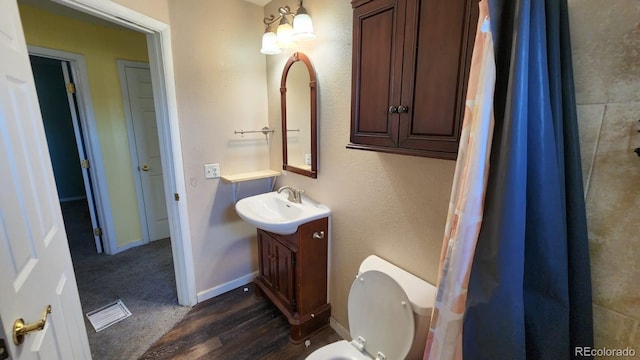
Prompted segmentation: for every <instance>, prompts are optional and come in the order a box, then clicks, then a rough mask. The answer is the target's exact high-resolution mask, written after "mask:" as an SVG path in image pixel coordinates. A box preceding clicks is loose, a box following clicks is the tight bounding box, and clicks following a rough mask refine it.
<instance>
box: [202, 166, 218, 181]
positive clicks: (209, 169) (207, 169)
mask: <svg viewBox="0 0 640 360" xmlns="http://www.w3.org/2000/svg"><path fill="white" fill-rule="evenodd" d="M219 177H220V164H204V178H205V179H217V178H219Z"/></svg>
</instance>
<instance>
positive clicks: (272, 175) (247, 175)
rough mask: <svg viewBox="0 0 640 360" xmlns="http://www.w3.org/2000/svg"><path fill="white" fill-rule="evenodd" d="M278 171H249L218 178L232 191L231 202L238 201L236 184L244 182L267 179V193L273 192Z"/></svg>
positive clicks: (278, 174)
mask: <svg viewBox="0 0 640 360" xmlns="http://www.w3.org/2000/svg"><path fill="white" fill-rule="evenodd" d="M280 174H281V173H280V171H274V170H260V171H249V172H244V173H237V174H229V175H222V176H221V177H220V178H221V179H222V180H224V181H225V182H228V183H230V184H231V187H232V189H233V202H234V203H235V202H237V201H238V184H239V183H241V182H245V181H252V180H260V179H267V191H273V187H274V186H275V184H276V178H277V177H278V176H280Z"/></svg>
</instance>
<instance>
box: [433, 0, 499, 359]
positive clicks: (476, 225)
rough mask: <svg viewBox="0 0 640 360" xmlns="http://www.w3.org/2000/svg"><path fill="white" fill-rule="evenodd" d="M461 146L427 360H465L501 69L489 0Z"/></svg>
mask: <svg viewBox="0 0 640 360" xmlns="http://www.w3.org/2000/svg"><path fill="white" fill-rule="evenodd" d="M479 7H480V8H479V10H480V15H479V21H478V29H477V31H476V37H475V45H474V49H473V55H472V59H471V69H470V73H469V84H468V88H467V99H466V107H465V114H464V120H463V125H462V132H461V135H460V148H459V150H458V160H457V163H456V171H455V176H454V180H453V188H452V191H451V200H450V203H449V213H448V217H447V224H446V228H445V234H444V242H443V245H442V253H441V255H440V268H439V274H438V295H437V298H436V305H435V309H434V311H433V314H432V317H431V329H430V331H429V338H428V340H427V346H426V348H425V352H424V359H425V360H427V359H432V360H449V359H462V322H463V315H464V310H465V300H466V296H467V285H468V282H469V273H470V271H471V264H472V262H473V255H474V251H475V247H476V242H477V239H478V234H479V232H480V224H481V222H482V213H483V204H484V197H485V188H486V184H487V178H488V174H489V152H490V149H491V140H492V136H493V124H494V119H493V91H494V86H495V78H496V70H495V69H496V68H495V60H494V49H493V40H492V36H491V26H490V23H489V21H490V20H489V11H488V6H487V0H482V1H481V2H480V4H479Z"/></svg>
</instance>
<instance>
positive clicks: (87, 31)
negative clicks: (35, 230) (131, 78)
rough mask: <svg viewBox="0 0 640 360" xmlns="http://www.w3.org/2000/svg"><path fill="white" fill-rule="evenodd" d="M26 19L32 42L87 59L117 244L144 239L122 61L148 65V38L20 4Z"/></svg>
mask: <svg viewBox="0 0 640 360" xmlns="http://www.w3.org/2000/svg"><path fill="white" fill-rule="evenodd" d="M20 15H21V18H22V26H23V27H24V33H25V37H26V40H27V44H29V45H35V46H40V47H46V48H51V49H56V50H63V51H67V52H73V53H77V54H82V55H84V57H85V60H86V64H87V71H88V73H89V86H90V88H91V89H90V90H91V98H92V102H93V110H94V116H95V121H96V125H97V129H98V137H99V141H100V148H101V152H102V160H103V163H104V170H105V174H106V178H107V186H108V191H109V201H110V202H111V210H112V214H111V215H112V216H113V222H114V225H115V228H116V234H115V236H116V238H117V243H118V246H123V245H126V244H128V243H130V242H133V241H136V240H139V239H141V237H142V232H141V228H140V218H139V216H138V205H137V201H136V193H135V187H134V182H133V173H132V170H131V159H130V154H129V144H128V140H127V128H126V124H125V116H124V107H123V104H122V92H121V91H120V81H119V79H118V68H117V65H116V59H123V60H134V61H145V62H147V61H148V56H147V43H146V38H145V36H144V35H143V34H141V33H137V32H134V31H129V30H124V29H116V28H107V27H103V26H99V25H93V24H90V23H87V22H83V21H79V20H74V19H69V18H66V17H62V16H59V15H55V14H51V13H48V12H44V11H42V10H39V9H35V8H32V7H29V6H20Z"/></svg>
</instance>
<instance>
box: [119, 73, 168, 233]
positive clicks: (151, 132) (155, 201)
mask: <svg viewBox="0 0 640 360" xmlns="http://www.w3.org/2000/svg"><path fill="white" fill-rule="evenodd" d="M118 66H119V67H120V75H121V79H120V81H121V82H122V90H123V91H122V93H123V97H124V99H123V100H124V103H125V111H126V112H127V121H128V122H130V124H131V126H130V127H129V128H130V129H131V130H132V131H131V132H132V134H130V135H133V136H129V141H130V142H131V143H133V146H131V153H132V154H131V157H132V162H133V163H134V168H135V169H134V171H135V172H134V173H136V174H137V177H138V178H137V179H136V181H137V182H138V184H137V185H138V186H137V189H138V197H139V198H141V199H139V200H141V201H139V203H140V204H139V206H140V208H141V209H140V210H141V211H140V218H141V221H142V227H143V231H144V230H145V226H146V231H147V234H148V237H147V238H148V239H149V240H150V241H154V240H159V239H164V238H167V237H169V220H168V214H167V206H166V200H165V197H164V196H165V193H164V183H163V181H162V164H161V161H160V145H159V143H158V126H157V122H156V112H155V107H154V104H153V89H152V86H151V71H150V70H149V64H146V63H138V62H131V61H118ZM140 195H141V196H140Z"/></svg>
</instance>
